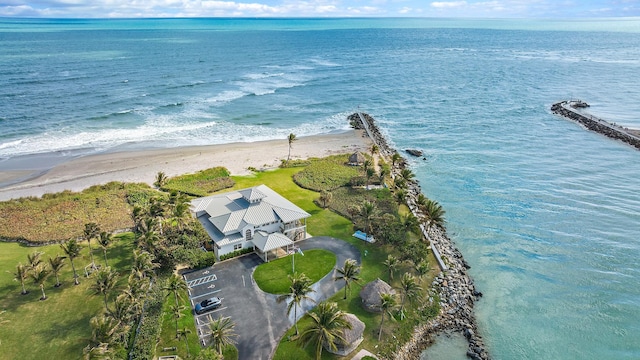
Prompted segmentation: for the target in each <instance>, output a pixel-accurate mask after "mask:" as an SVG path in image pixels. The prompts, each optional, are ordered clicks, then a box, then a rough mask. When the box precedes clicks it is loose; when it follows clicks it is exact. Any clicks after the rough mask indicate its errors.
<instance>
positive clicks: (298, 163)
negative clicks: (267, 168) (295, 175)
mask: <svg viewBox="0 0 640 360" xmlns="http://www.w3.org/2000/svg"><path fill="white" fill-rule="evenodd" d="M310 164H311V160H310V159H306V160H302V159H296V160H289V161H287V160H284V159H282V160H281V161H280V168H281V169H286V168H295V167H304V166H308V165H310Z"/></svg>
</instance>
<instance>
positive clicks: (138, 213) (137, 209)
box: [131, 205, 146, 232]
mask: <svg viewBox="0 0 640 360" xmlns="http://www.w3.org/2000/svg"><path fill="white" fill-rule="evenodd" d="M145 215H146V211H145V209H144V208H143V207H141V206H137V205H136V206H134V207H133V210H132V211H131V220H133V231H134V232H138V231H140V228H141V227H142V221H143V220H144V217H145Z"/></svg>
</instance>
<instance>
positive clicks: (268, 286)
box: [253, 249, 336, 294]
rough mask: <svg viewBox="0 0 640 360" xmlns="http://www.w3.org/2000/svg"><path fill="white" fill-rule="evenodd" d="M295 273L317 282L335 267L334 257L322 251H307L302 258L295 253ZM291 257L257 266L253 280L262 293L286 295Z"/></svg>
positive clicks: (291, 270)
mask: <svg viewBox="0 0 640 360" xmlns="http://www.w3.org/2000/svg"><path fill="white" fill-rule="evenodd" d="M293 256H294V257H295V267H296V268H295V270H296V273H304V274H305V275H307V277H308V278H309V279H311V281H312V282H314V283H315V282H317V281H318V280H320V279H322V278H323V277H324V276H325V275H327V274H328V273H329V272H330V271H331V270H333V268H334V267H335V266H336V255H335V254H334V253H332V252H330V251H327V250H322V249H314V250H307V251H305V252H304V256H302V255H300V254H298V253H296V254H294V255H293ZM293 261H294V259H292V256H286V257H283V258H280V259H277V260H274V261H270V262H268V263H264V264H261V265H259V266H258V267H257V268H256V270H255V272H254V273H253V278H254V279H255V280H256V283H257V284H258V286H259V287H260V289H262V291H264V292H268V293H271V294H286V293H287V292H288V291H289V286H291V281H289V278H288V276H290V275H293Z"/></svg>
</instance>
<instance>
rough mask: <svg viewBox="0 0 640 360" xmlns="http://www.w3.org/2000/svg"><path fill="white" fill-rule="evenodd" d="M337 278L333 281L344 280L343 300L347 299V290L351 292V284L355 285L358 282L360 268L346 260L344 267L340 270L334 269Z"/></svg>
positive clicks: (350, 260) (354, 262) (352, 261)
mask: <svg viewBox="0 0 640 360" xmlns="http://www.w3.org/2000/svg"><path fill="white" fill-rule="evenodd" d="M336 271H337V272H338V274H339V275H338V276H336V277H334V278H333V279H334V280H336V281H337V280H344V298H345V299H346V298H347V290H349V291H350V290H351V282H355V283H357V282H358V281H360V266H358V263H357V262H356V261H355V260H353V259H347V260H345V261H344V266H342V268H341V269H336Z"/></svg>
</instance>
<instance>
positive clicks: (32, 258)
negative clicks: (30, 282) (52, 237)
mask: <svg viewBox="0 0 640 360" xmlns="http://www.w3.org/2000/svg"><path fill="white" fill-rule="evenodd" d="M43 254H44V253H43V252H42V251H34V252H32V253H31V254H29V255H27V266H28V267H29V271H33V270H34V269H35V268H36V267H38V265H40V264H41V263H42V255H43Z"/></svg>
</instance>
